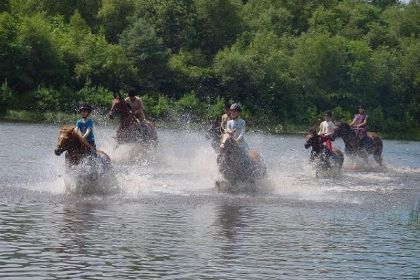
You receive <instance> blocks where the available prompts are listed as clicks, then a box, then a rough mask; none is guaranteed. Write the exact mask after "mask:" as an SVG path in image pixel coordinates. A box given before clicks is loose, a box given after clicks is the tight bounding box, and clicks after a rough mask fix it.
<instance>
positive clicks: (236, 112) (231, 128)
mask: <svg viewBox="0 0 420 280" xmlns="http://www.w3.org/2000/svg"><path fill="white" fill-rule="evenodd" d="M241 111H242V108H241V105H240V104H239V103H233V104H232V105H231V106H230V120H229V121H228V122H227V125H226V131H227V132H231V133H233V135H234V139H235V140H236V141H237V142H238V144H239V145H240V146H241V147H242V148H244V149H246V150H247V149H248V145H247V144H246V142H245V140H244V134H245V121H244V120H243V119H241V117H240V114H241Z"/></svg>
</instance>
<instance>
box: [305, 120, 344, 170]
mask: <svg viewBox="0 0 420 280" xmlns="http://www.w3.org/2000/svg"><path fill="white" fill-rule="evenodd" d="M322 138H323V137H322V136H321V135H319V134H318V133H317V132H316V129H314V128H310V129H308V134H307V135H306V142H305V145H304V146H305V149H308V148H309V147H312V150H311V154H310V157H309V162H310V163H311V164H313V166H314V169H315V170H316V173H317V176H318V173H319V172H325V171H328V170H334V169H335V170H339V169H341V167H342V166H343V162H344V156H343V153H342V152H341V151H340V150H339V149H338V148H334V149H332V150H330V149H329V148H328V147H326V145H324V144H323V139H322Z"/></svg>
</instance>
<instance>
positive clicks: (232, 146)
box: [217, 132, 267, 184]
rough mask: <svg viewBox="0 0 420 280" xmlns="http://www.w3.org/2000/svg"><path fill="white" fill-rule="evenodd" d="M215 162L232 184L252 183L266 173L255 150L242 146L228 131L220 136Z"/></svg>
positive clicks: (262, 162) (263, 164)
mask: <svg viewBox="0 0 420 280" xmlns="http://www.w3.org/2000/svg"><path fill="white" fill-rule="evenodd" d="M217 163H218V165H219V171H220V173H221V174H222V175H223V177H224V178H225V179H226V180H228V181H229V182H230V183H232V184H236V183H253V182H254V181H255V180H256V179H262V178H263V177H265V175H266V173H267V170H266V166H265V163H264V161H263V160H262V158H261V157H260V155H259V154H258V153H257V152H256V151H255V150H249V151H248V150H245V149H244V148H242V147H241V146H240V145H239V144H238V143H237V142H236V141H235V139H234V138H233V134H232V133H229V132H225V133H224V134H223V135H222V137H221V141H220V150H219V154H218V156H217Z"/></svg>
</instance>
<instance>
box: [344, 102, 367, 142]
mask: <svg viewBox="0 0 420 280" xmlns="http://www.w3.org/2000/svg"><path fill="white" fill-rule="evenodd" d="M357 110H358V113H357V114H356V115H354V118H353V121H352V122H351V123H350V124H349V125H350V126H351V127H352V128H353V130H354V132H355V133H356V135H357V136H358V137H359V138H360V140H362V141H361V143H362V144H364V146H366V147H368V148H369V147H370V146H372V144H373V143H372V139H371V138H370V137H369V136H368V134H367V132H368V126H367V122H368V115H367V114H366V108H365V106H364V105H359V106H358V107H357Z"/></svg>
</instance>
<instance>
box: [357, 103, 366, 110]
mask: <svg viewBox="0 0 420 280" xmlns="http://www.w3.org/2000/svg"><path fill="white" fill-rule="evenodd" d="M357 109H363V110H365V109H366V106H365V105H363V104H361V105H359V106H358V107H357Z"/></svg>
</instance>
